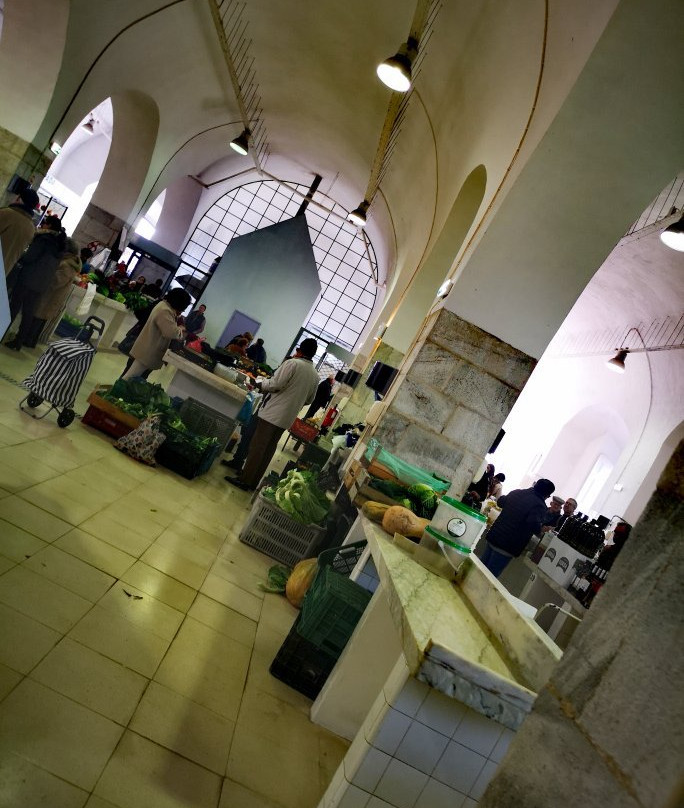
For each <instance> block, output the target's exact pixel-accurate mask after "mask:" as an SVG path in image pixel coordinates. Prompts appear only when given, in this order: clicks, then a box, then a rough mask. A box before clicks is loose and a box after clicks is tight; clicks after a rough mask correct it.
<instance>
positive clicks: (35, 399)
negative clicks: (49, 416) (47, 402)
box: [26, 393, 43, 408]
mask: <svg viewBox="0 0 684 808" xmlns="http://www.w3.org/2000/svg"><path fill="white" fill-rule="evenodd" d="M26 403H27V405H28V406H29V407H31V408H33V407H39V406H40V405H41V404H42V403H43V399H42V398H41V397H40V396H39V395H38V394H37V393H29V394H28V396H26Z"/></svg>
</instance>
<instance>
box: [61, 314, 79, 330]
mask: <svg viewBox="0 0 684 808" xmlns="http://www.w3.org/2000/svg"><path fill="white" fill-rule="evenodd" d="M62 322H64V323H69V325H74V326H76V327H77V328H81V327H82V326H83V323H82V322H81V321H80V320H79V319H78V318H76V317H72V316H71V315H70V314H63V315H62Z"/></svg>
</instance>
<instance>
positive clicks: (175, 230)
mask: <svg viewBox="0 0 684 808" xmlns="http://www.w3.org/2000/svg"><path fill="white" fill-rule="evenodd" d="M201 195H202V186H201V185H200V184H199V183H197V182H196V181H195V180H193V179H191V178H190V177H180V179H177V180H176V181H175V182H173V183H171V185H169V186H168V187H167V188H166V194H165V196H164V205H163V207H162V211H161V214H160V216H159V219H158V220H157V226H156V229H155V231H154V238H153V241H155V242H156V243H157V244H160V245H161V246H162V247H166V249H167V250H171V252H173V253H176V254H177V255H180V254H181V252H182V250H183V247H184V246H185V244H186V242H187V239H188V237H187V233H188V226H189V223H190V221H191V220H192V219H193V216H194V215H195V211H196V209H197V206H198V202H199V200H200V197H201Z"/></svg>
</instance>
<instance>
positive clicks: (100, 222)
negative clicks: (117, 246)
mask: <svg viewBox="0 0 684 808" xmlns="http://www.w3.org/2000/svg"><path fill="white" fill-rule="evenodd" d="M125 224H126V223H125V222H124V221H123V220H122V219H120V218H119V217H118V216H114V214H113V213H108V212H107V211H106V210H102V208H99V207H98V206H97V205H94V204H93V203H92V202H91V203H90V204H89V205H88V207H87V208H86V210H85V213H84V214H83V216H82V217H81V221H80V222H79V223H78V225H77V227H76V229H75V230H74V233H73V237H74V238H75V239H76V241H77V242H78V243H79V244H88V243H89V242H91V241H99V242H101V243H102V244H106V245H108V246H113V245H114V243H115V240H116V239H117V238H118V236H119V234H120V233H121V228H122V227H124V225H125Z"/></svg>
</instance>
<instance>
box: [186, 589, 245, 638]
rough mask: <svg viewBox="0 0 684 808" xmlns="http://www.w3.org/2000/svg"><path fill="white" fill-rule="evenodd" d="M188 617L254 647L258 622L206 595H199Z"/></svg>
mask: <svg viewBox="0 0 684 808" xmlns="http://www.w3.org/2000/svg"><path fill="white" fill-rule="evenodd" d="M188 616H189V617H192V618H194V619H195V620H198V621H199V622H200V623H204V625H205V626H209V627H210V628H213V629H214V630H215V631H218V632H219V633H220V634H225V636H226V637H230V638H231V639H233V640H237V642H239V643H242V644H243V645H246V646H247V647H248V648H251V647H252V646H253V645H254V637H255V635H256V630H257V624H256V622H255V621H254V620H250V619H249V617H245V616H244V615H243V614H240V612H237V611H235V610H234V609H229V608H228V607H227V606H224V605H223V604H222V603H219V602H218V601H216V600H213V599H212V598H208V597H207V596H206V595H202V594H198V595H197V598H196V599H195V601H194V602H193V604H192V606H191V607H190V609H189V610H188Z"/></svg>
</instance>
